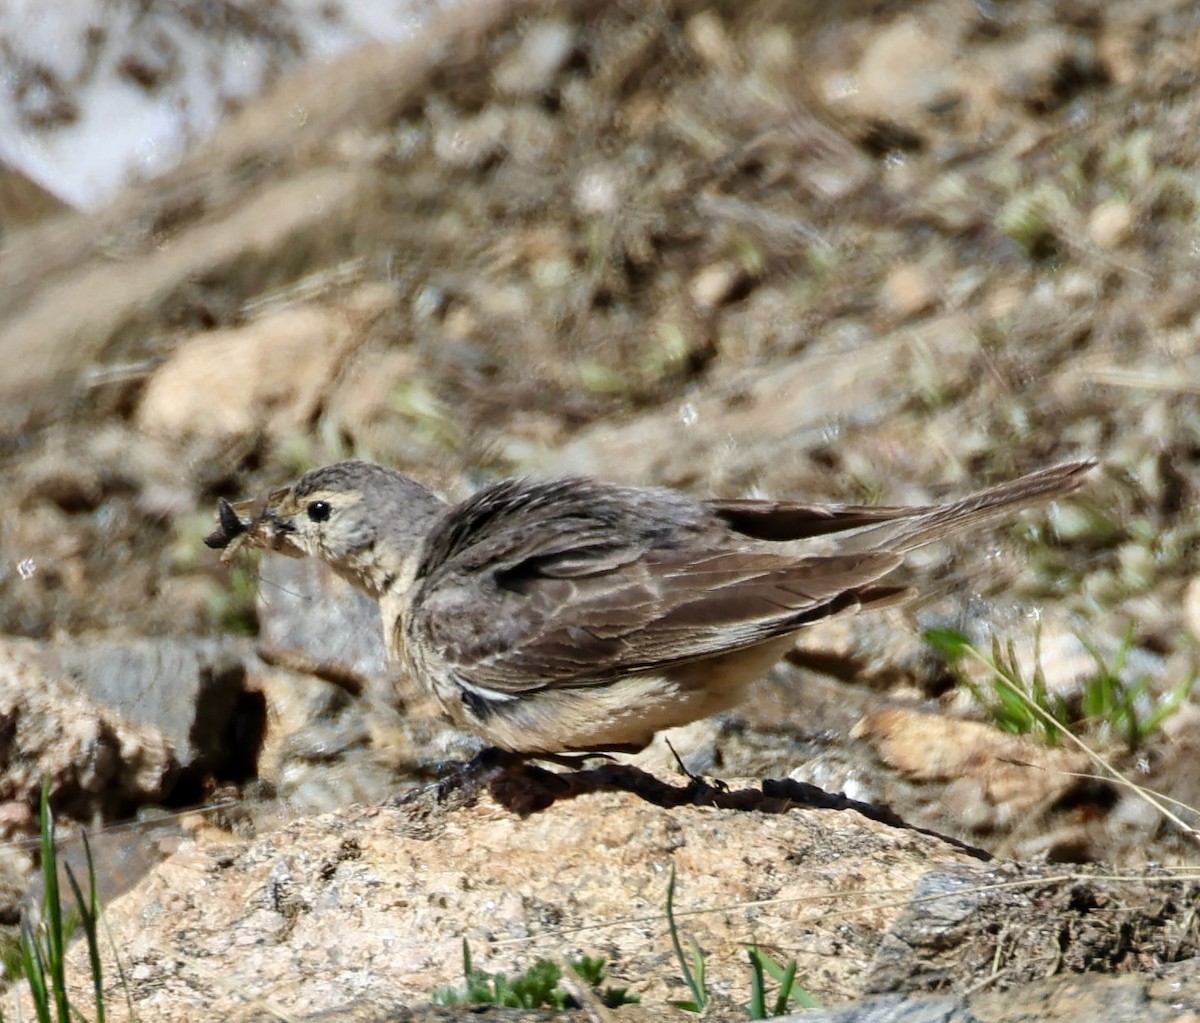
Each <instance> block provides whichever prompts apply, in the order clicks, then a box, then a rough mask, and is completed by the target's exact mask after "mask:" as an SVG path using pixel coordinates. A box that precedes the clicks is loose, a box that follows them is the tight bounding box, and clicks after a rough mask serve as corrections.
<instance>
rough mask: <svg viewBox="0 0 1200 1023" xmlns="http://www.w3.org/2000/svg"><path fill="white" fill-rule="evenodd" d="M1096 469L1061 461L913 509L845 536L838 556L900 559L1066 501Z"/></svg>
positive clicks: (1089, 462) (1086, 463)
mask: <svg viewBox="0 0 1200 1023" xmlns="http://www.w3.org/2000/svg"><path fill="white" fill-rule="evenodd" d="M1095 464H1096V463H1095V461H1094V460H1092V459H1087V460H1083V461H1078V462H1064V463H1063V464H1061V465H1054V466H1051V467H1050V468H1048V469H1039V470H1038V471H1037V472H1031V473H1029V475H1027V476H1022V477H1020V478H1019V479H1015V480H1010V481H1009V482H1007V483H1001V484H998V485H997V486H994V487H988V488H987V489H986V490H980V491H978V492H977V493H974V494H969V495H968V496H966V497H964V498H961V499H960V500H957V501H952V502H950V503H949V504H944V505H931V506H929V507H928V508H925V509H914V512H915V514H913V515H911V516H906V517H904V518H900V519H896V520H893V521H891V522H886V523H882V524H880V525H877V526H870V527H868V528H866V529H863V530H861V531H860V532H858V533H856V534H855V535H854V536H850V537H846V538H845V539H843V540H842V541H841V542H839V543H838V552H839V553H842V554H853V553H856V552H859V551H877V550H889V551H895V552H896V553H898V554H904V553H907V552H908V551H911V550H914V549H916V548H917V547H921V546H923V545H925V544H927V543H932V542H933V541H935V540H940V539H941V538H942V537H944V536H948V535H949V534H951V533H955V532H957V531H958V530H960V529H966V528H968V527H971V526H978V525H981V524H983V523H985V522H988V521H991V520H993V519H997V518H1001V517H1003V516H1005V515H1011V514H1012V513H1013V512H1016V511H1020V510H1021V509H1022V508H1030V507H1033V506H1034V505H1038V504H1044V503H1046V502H1047V501H1053V500H1056V499H1058V498H1060V497H1065V496H1066V495H1067V494H1070V493H1071V492H1072V491H1074V490H1076V489H1077V488H1078V487H1079V485H1080V484H1081V483H1082V482H1083V475H1084V474H1085V473H1086V472H1087V471H1088V470H1090V469H1091V468H1092V467H1093V466H1095Z"/></svg>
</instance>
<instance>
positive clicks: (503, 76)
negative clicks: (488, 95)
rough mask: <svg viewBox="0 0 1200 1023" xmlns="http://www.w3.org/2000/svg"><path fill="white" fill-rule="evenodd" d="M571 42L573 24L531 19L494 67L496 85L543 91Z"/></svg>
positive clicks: (529, 93)
mask: <svg viewBox="0 0 1200 1023" xmlns="http://www.w3.org/2000/svg"><path fill="white" fill-rule="evenodd" d="M574 46H575V28H574V26H572V25H570V24H567V23H566V22H561V21H539V22H534V23H533V24H531V25H530V26H529V27H528V28H527V29H526V30H525V33H524V35H523V37H522V39H521V43H520V45H519V46H518V47H517V48H516V49H515V50H514V51H513V52H512V53H511V54H509V55H508V57H507V58H506V59H505V60H504V61H503V62H502V63H501V64H500V65H499V66H498V67H497V68H496V70H495V72H494V75H493V79H494V81H495V83H496V88H497V89H499V90H500V91H501V92H506V93H510V94H512V95H515V96H536V95H537V94H538V93H541V92H544V91H546V90H547V89H549V88H550V87H551V85H552V84H553V81H554V77H555V75H557V74H558V72H559V70H560V69H561V68H562V66H563V64H565V63H566V61H567V59H568V58H569V57H570V56H571V50H572V49H573V48H574Z"/></svg>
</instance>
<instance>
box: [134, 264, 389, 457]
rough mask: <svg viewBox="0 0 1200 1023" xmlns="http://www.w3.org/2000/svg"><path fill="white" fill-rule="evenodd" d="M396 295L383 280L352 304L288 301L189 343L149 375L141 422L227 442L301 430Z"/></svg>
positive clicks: (171, 434)
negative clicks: (343, 364) (240, 324)
mask: <svg viewBox="0 0 1200 1023" xmlns="http://www.w3.org/2000/svg"><path fill="white" fill-rule="evenodd" d="M389 301H390V296H389V295H388V292H387V289H386V288H382V287H379V286H376V287H373V288H369V289H363V290H362V291H360V292H359V293H358V295H357V296H356V301H354V302H353V303H352V304H351V303H348V304H347V305H346V306H344V307H340V308H339V307H318V306H301V307H295V308H286V309H282V310H278V311H274V312H269V313H267V314H266V315H264V316H263V317H262V318H260V319H258V320H256V321H254V322H252V323H250V324H248V325H247V326H245V327H235V328H231V329H228V330H218V331H213V332H212V333H210V334H208V335H206V336H204V337H200V338H197V339H195V340H193V341H192V342H191V343H189V344H187V345H182V346H180V347H179V348H178V349H177V350H176V351H175V353H174V354H173V355H172V356H171V358H170V359H168V360H167V362H166V363H164V364H163V366H162V367H161V368H159V369H158V371H157V372H155V374H154V375H153V376H152V377H151V378H150V381H149V382H148V383H147V385H146V390H145V394H144V395H143V397H142V400H141V403H140V405H139V407H138V411H137V422H138V425H139V426H140V427H141V428H142V429H143V430H145V431H146V432H147V433H150V434H154V435H156V436H158V437H163V438H168V439H171V440H173V441H175V442H177V443H181V444H182V443H187V442H191V441H201V442H206V443H208V444H214V445H215V444H222V443H226V442H228V441H229V440H230V439H232V438H235V437H240V436H245V435H246V434H252V433H254V432H256V431H258V430H265V431H266V432H267V434H268V435H269V436H271V437H272V438H274V439H276V440H278V439H281V438H283V437H285V436H287V435H288V434H291V433H298V432H300V431H301V430H302V429H303V428H304V427H305V426H306V425H307V423H308V422H309V421H310V420H311V418H312V416H313V415H314V414H315V412H316V409H317V407H318V405H319V403H320V401H321V399H322V397H323V396H324V395H325V394H326V392H327V391H328V389H329V386H330V381H331V380H332V379H333V378H334V377H335V376H336V370H337V367H338V365H339V363H340V361H341V360H342V359H343V358H344V357H345V355H346V354H347V352H348V351H349V350H351V349H352V348H353V347H354V345H355V344H356V343H357V342H358V341H360V340H361V337H362V332H363V331H364V329H365V327H366V326H367V325H368V324H369V323H370V321H371V320H372V319H373V318H374V317H375V316H377V315H378V314H379V313H381V312H382V311H383V309H384V308H386V306H387V304H388V302H389Z"/></svg>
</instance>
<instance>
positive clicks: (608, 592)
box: [410, 549, 900, 693]
mask: <svg viewBox="0 0 1200 1023" xmlns="http://www.w3.org/2000/svg"><path fill="white" fill-rule="evenodd" d="M899 562H900V558H899V557H898V556H897V555H893V554H890V553H886V552H880V553H870V554H865V555H852V556H849V557H843V556H837V555H835V556H830V557H816V558H810V559H806V560H803V561H796V560H794V559H785V558H780V557H776V556H773V555H763V554H756V553H747V552H741V551H728V550H726V551H714V552H713V553H710V554H708V555H698V553H697V552H696V551H695V550H691V551H680V550H671V549H668V550H661V549H651V550H647V551H645V552H643V553H642V554H641V556H640V557H638V558H637V559H636V560H634V561H631V562H628V563H625V564H621V565H619V566H616V567H612V566H610V565H603V564H602V565H601V566H600V567H599V568H598V570H597V571H596V572H594V573H592V574H581V573H577V574H575V575H573V576H571V577H570V578H561V577H555V576H536V577H535V576H532V575H526V576H524V577H523V578H522V582H521V587H520V589H519V590H512V589H506V588H505V587H504V586H503V585H496V584H495V582H494V579H493V580H490V581H489V580H488V579H481V578H479V577H478V576H476V577H475V578H474V579H462V580H461V581H459V582H458V583H457V584H450V583H443V584H442V585H439V586H437V587H436V588H433V589H431V590H430V591H428V592H426V593H423V594H422V595H421V598H420V602H419V604H420V606H419V609H418V610H417V611H416V613H415V614H414V617H413V619H412V623H411V626H410V627H412V628H419V629H420V630H421V631H422V633H423V638H424V640H425V644H424V648H425V650H426V651H429V650H435V651H437V655H438V656H439V657H440V658H441V659H442V660H443V661H444V662H445V663H446V665H447V666H448V667H450V668H451V669H452V670H453V671H454V672H455V673H456V674H457V675H458V676H459V677H460V678H462V679H463V680H464V681H467V682H469V683H471V684H472V685H474V686H478V687H484V688H487V689H490V690H494V691H497V692H501V693H518V692H528V691H532V690H536V689H541V688H544V687H545V686H548V685H554V686H588V685H600V684H603V683H605V682H608V681H611V680H612V679H614V678H617V677H619V676H622V675H626V674H629V673H632V672H638V671H646V670H652V669H659V668H666V667H669V666H671V665H675V664H680V663H684V662H687V661H693V660H698V659H702V658H705V657H711V656H713V655H716V654H721V653H727V652H729V651H732V650H737V649H741V648H745V647H749V646H754V645H756V644H758V643H761V642H763V641H765V640H768V639H771V638H773V637H776V636H781V635H785V634H786V633H788V632H791V631H794V630H795V629H798V628H799V627H800V626H801V625H803V624H805V623H806V622H807V621H809V620H811V619H813V618H816V617H823V616H825V615H827V614H833V613H837V612H838V611H841V610H843V609H845V608H847V607H849V606H851V605H855V604H857V596H856V594H855V588H856V587H859V586H864V585H866V584H868V583H870V582H872V581H873V580H875V579H877V578H879V577H880V576H881V575H883V574H885V573H886V572H889V571H891V570H892V569H893V568H895V567H896V565H897V564H899Z"/></svg>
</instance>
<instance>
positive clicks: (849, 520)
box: [205, 459, 1095, 759]
mask: <svg viewBox="0 0 1200 1023" xmlns="http://www.w3.org/2000/svg"><path fill="white" fill-rule="evenodd" d="M1094 464H1095V462H1094V461H1093V460H1091V459H1083V460H1077V461H1072V462H1066V463H1063V464H1060V465H1056V466H1052V467H1050V468H1045V469H1041V470H1038V471H1035V472H1032V473H1030V474H1028V475H1025V476H1022V477H1020V478H1018V479H1015V480H1012V481H1010V482H1006V483H1001V484H999V485H997V486H993V487H991V488H988V489H985V490H980V491H978V492H977V493H974V494H971V495H969V496H967V497H964V498H961V499H959V500H955V501H950V502H948V503H944V504H932V505H913V506H872V505H853V504H840V505H839V504H808V503H800V502H794V501H777V500H767V499H761V500H760V499H731V500H726V499H707V500H706V499H701V498H697V497H693V496H690V495H688V494H685V493H682V492H679V491H675V490H670V489H665V488H659V487H637V486H625V485H621V484H617V483H612V482H606V481H603V480H599V479H595V478H590V477H585V476H567V477H560V478H551V479H536V478H514V479H506V480H501V481H499V482H496V483H493V484H491V485H488V486H485V487H483V488H482V489H480V490H479V491H477V492H476V493H475V494H474V495H473V496H471V497H468V498H466V499H465V500H463V501H461V502H459V503H450V502H447V501H446V500H444V499H443V498H442V497H440V496H439V495H438V494H436V493H435V492H434V491H433V490H431V489H429V488H427V487H426V486H424V485H423V484H421V483H420V482H418V481H417V480H415V479H413V478H412V477H410V476H407V475H405V474H403V473H401V472H398V471H396V470H393V469H390V468H387V467H385V466H381V465H377V464H374V463H371V462H366V461H358V460H355V461H344V462H338V463H335V464H332V465H328V466H324V467H322V468H318V469H314V470H312V471H309V472H307V473H305V474H304V475H302V476H301V477H300V478H299V479H298V480H297V481H296V482H295V483H293V484H292V485H291V486H290V487H286V488H284V489H282V490H279V491H276V492H274V493H272V494H270V495H269V496H268V497H267V498H266V499H265V501H264V502H263V503H262V505H261V506H259V507H258V510H257V512H255V513H254V514H253V515H250V516H249V517H243V513H242V510H241V509H245V508H247V507H249V505H248V504H245V505H241V506H234V505H232V504H230V503H229V502H228V501H226V500H224V499H221V500H220V502H219V503H218V524H219V528H218V529H217V531H216V532H215V533H213V534H212V535H211V536H210V537H208V538H207V539H206V541H205V542H206V543H207V544H208V546H210V547H212V548H228V549H229V551H227V553H229V552H231V551H232V550H234V549H236V548H237V547H238V546H239V545H241V544H243V543H248V544H250V545H251V546H255V547H259V548H263V549H266V550H271V551H276V552H278V553H280V554H284V555H287V556H290V557H315V558H319V559H320V560H322V561H324V562H325V563H326V564H328V565H329V567H330V568H331V569H332V570H333V571H334V572H335V573H337V574H338V575H339V576H341V577H342V578H343V579H345V580H347V581H348V582H349V583H351V584H352V585H353V586H354V587H356V588H357V589H359V590H361V591H362V592H364V593H366V594H367V595H369V596H370V597H372V598H374V599H375V600H376V601H378V603H379V608H380V614H381V618H382V625H383V630H384V638H385V645H386V648H387V654H388V660H389V663H392V664H395V665H398V666H400V667H401V668H402V669H403V670H404V671H406V672H407V674H408V675H409V676H410V677H411V678H412V679H413V680H414V681H415V682H416V683H417V684H418V685H419V686H420V687H422V688H423V689H425V690H427V691H428V692H431V693H432V694H433V695H434V696H435V697H436V698H437V701H438V703H439V704H440V705H441V707H442V709H443V711H444V712H445V713H446V715H447V716H448V717H449V718H450V719H451V720H452V721H453V722H454V723H455V724H457V725H459V726H460V727H465V728H467V729H469V730H471V731H473V732H475V733H476V734H478V735H479V736H480V737H482V739H483V740H484V741H485V742H486V743H489V744H490V745H491V746H492V747H494V748H496V749H498V750H501V751H507V752H508V753H510V754H520V755H523V756H528V757H533V758H536V757H539V756H544V757H547V758H549V759H553V758H554V757H556V756H563V755H576V754H586V755H592V754H612V753H633V752H637V751H640V750H642V749H644V748H645V747H646V746H647V745H648V744H649V743H650V742H651V740H652V739H653V738H654V736H655V735H656V734H657V733H658V732H660V731H663V730H665V729H668V728H672V727H675V726H679V725H685V724H688V723H690V722H692V721H697V720H699V719H702V718H707V717H710V716H712V715H714V714H717V713H720V712H722V711H727V710H729V709H731V708H733V707H736V706H737V705H738V704H739V703H741V702H742V701H743V700H744V699H746V697H747V695H748V690H749V688H750V686H751V684H752V683H753V682H754V681H755V680H756V679H758V678H759V677H761V676H762V675H763V674H764V673H766V672H767V671H768V670H769V669H770V668H771V666H772V665H774V664H775V663H776V662H777V661H778V660H780V659H781V658H782V657H783V656H784V655H786V654H787V653H788V651H789V650H790V649H791V648H792V646H793V645H794V641H795V636H796V633H797V632H799V631H800V630H801V629H803V628H805V627H806V626H808V625H811V624H813V623H815V622H819V621H823V620H826V619H829V618H831V617H834V616H837V615H844V614H849V613H853V612H858V611H865V610H874V609H879V608H884V607H888V606H891V605H894V604H897V603H900V602H902V601H904V600H907V599H909V598H910V597H911V596H912V595H913V591H912V590H911V589H910V588H909V587H907V586H899V585H893V584H888V583H887V582H882V581H881V580H883V579H884V577H885V576H887V575H888V574H889V573H890V572H892V571H893V570H894V569H896V568H897V567H898V566H899V565H900V564H901V562H902V561H903V560H904V557H905V555H906V554H908V553H909V552H910V551H912V550H914V549H915V548H917V547H921V546H923V545H925V544H928V543H931V542H934V541H937V540H940V539H942V538H943V537H945V536H947V535H948V534H950V533H953V532H956V531H959V530H963V529H966V528H969V527H972V526H978V525H981V524H983V523H985V522H987V521H990V520H993V519H995V518H997V517H1000V516H1003V515H1005V514H1010V513H1012V512H1015V511H1016V510H1018V509H1021V508H1025V507H1029V506H1032V505H1037V504H1041V503H1044V502H1048V501H1052V500H1055V499H1057V498H1060V497H1063V496H1065V495H1067V494H1070V493H1071V492H1072V491H1074V490H1075V489H1076V488H1077V487H1078V486H1079V485H1080V484H1081V482H1082V477H1083V475H1084V474H1085V473H1086V472H1087V471H1088V470H1089V469H1091V468H1092V467H1093V465H1094Z"/></svg>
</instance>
